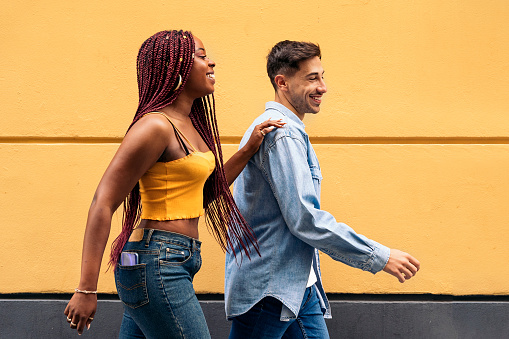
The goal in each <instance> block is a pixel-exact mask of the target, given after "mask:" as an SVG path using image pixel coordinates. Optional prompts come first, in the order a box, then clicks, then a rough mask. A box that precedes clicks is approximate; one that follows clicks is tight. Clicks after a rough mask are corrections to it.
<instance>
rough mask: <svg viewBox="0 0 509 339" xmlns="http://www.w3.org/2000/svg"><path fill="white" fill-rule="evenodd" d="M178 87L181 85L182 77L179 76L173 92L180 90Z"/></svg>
mask: <svg viewBox="0 0 509 339" xmlns="http://www.w3.org/2000/svg"><path fill="white" fill-rule="evenodd" d="M180 85H182V75H180V74H179V84H178V85H177V87H175V89H174V90H173V92H176V91H177V90H178V89H179V88H180Z"/></svg>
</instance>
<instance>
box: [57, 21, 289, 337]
mask: <svg viewBox="0 0 509 339" xmlns="http://www.w3.org/2000/svg"><path fill="white" fill-rule="evenodd" d="M214 67H215V63H214V62H213V61H212V60H210V59H209V58H208V57H207V55H206V52H205V47H204V46H203V43H202V42H201V41H200V39H198V38H196V37H193V35H192V34H191V33H190V32H184V31H162V32H159V33H156V34H155V35H153V36H152V37H150V38H149V39H147V40H146V41H145V42H144V43H143V44H142V46H141V48H140V51H139V54H138V61H137V70H138V87H139V96H140V100H139V106H138V109H137V112H136V114H135V116H134V119H133V122H132V124H131V126H130V127H129V129H128V132H127V134H126V135H125V137H124V140H123V141H122V143H121V145H120V147H119V149H118V151H117V153H116V154H115V156H114V157H113V159H112V161H111V163H110V165H109V166H108V168H107V169H106V172H105V173H104V176H103V178H102V179H101V181H100V183H99V186H98V188H97V191H96V193H95V195H94V198H93V201H92V205H91V207H90V211H89V214H88V220H87V226H86V230H85V238H84V244H83V254H82V266H81V279H80V282H79V285H78V287H77V288H76V290H75V292H76V293H75V294H74V295H73V297H72V298H71V300H70V301H69V304H68V305H67V307H66V309H65V311H64V313H65V315H66V316H67V321H68V322H69V323H70V326H71V328H73V329H77V331H78V333H80V334H81V333H82V332H83V329H84V327H87V328H89V327H90V323H91V322H92V320H93V317H94V314H95V311H96V307H97V291H96V290H97V280H98V276H99V270H100V265H101V258H102V255H103V253H104V249H105V246H106V242H107V239H108V235H109V232H110V228H111V218H112V215H113V213H114V212H115V210H116V209H117V208H118V207H119V206H120V204H121V203H122V201H124V220H123V227H122V232H121V234H120V235H119V236H118V238H117V239H116V240H115V241H114V243H113V246H112V252H111V257H110V264H111V265H113V266H114V267H115V282H116V284H117V291H118V294H119V297H120V299H121V300H122V302H123V303H124V308H125V312H124V317H123V320H122V325H121V330H120V337H121V338H123V337H140V338H143V337H148V338H163V337H170V338H181V337H184V335H185V336H186V337H189V338H208V337H210V334H209V332H208V329H207V325H206V322H205V317H204V315H203V312H202V310H201V307H200V305H199V302H198V300H197V298H196V295H195V293H194V290H193V286H192V280H193V276H194V274H196V272H197V271H198V270H199V268H200V266H201V257H200V244H201V243H200V241H198V240H197V239H198V219H199V216H201V215H203V214H204V213H205V215H206V217H207V219H206V221H207V225H208V226H209V227H210V229H211V230H212V233H213V234H214V236H215V237H216V239H217V240H218V242H219V244H220V245H221V247H222V248H223V249H227V250H232V249H233V248H242V249H243V250H244V254H246V255H247V256H249V255H250V251H251V249H250V248H251V246H253V248H255V250H256V251H257V246H256V239H255V237H254V235H253V233H252V232H251V230H250V228H249V226H248V225H247V224H246V222H245V221H244V219H243V218H242V216H241V215H240V213H239V211H238V209H237V207H236V205H235V203H234V202H233V198H232V196H231V193H230V191H229V185H230V184H231V183H232V182H233V181H234V180H235V178H236V177H237V175H238V174H239V173H240V172H241V171H242V169H243V168H244V166H245V165H246V164H247V162H248V161H249V158H250V157H251V156H252V155H253V154H254V153H255V152H256V151H257V150H258V147H259V146H260V144H261V142H262V141H263V137H264V135H265V133H268V132H270V131H271V130H272V129H273V128H276V127H281V126H283V123H281V121H272V120H268V121H265V122H263V123H262V124H260V125H258V126H257V127H256V128H255V130H254V131H253V134H252V135H251V138H250V140H249V142H248V143H247V145H246V146H245V147H244V148H242V149H241V150H239V151H238V152H237V153H236V154H235V155H233V156H232V158H231V159H230V160H229V161H228V162H227V163H226V164H224V166H223V161H222V153H221V147H220V143H219V136H218V129H217V124H216V119H215V113H214V101H213V96H212V93H213V92H214V83H215V78H214ZM204 208H205V212H204V210H203V209H204ZM133 229H134V231H133ZM228 229H229V230H230V232H227V230H228Z"/></svg>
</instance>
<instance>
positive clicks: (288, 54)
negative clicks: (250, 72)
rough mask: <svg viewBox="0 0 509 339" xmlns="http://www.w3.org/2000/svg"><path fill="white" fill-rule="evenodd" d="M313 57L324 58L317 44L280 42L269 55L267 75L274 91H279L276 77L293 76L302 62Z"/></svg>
mask: <svg viewBox="0 0 509 339" xmlns="http://www.w3.org/2000/svg"><path fill="white" fill-rule="evenodd" d="M313 57H319V58H321V57H322V54H321V52H320V46H318V45H316V44H313V43H311V42H302V41H290V40H284V41H280V42H278V43H277V44H276V45H275V46H274V47H272V49H271V51H270V53H269V55H267V74H268V76H269V78H270V82H271V83H272V86H273V87H274V89H275V90H277V86H276V83H275V81H274V78H275V77H276V75H278V74H283V75H286V76H292V75H293V74H295V72H297V71H298V70H299V63H300V62H301V61H304V60H307V59H310V58H313Z"/></svg>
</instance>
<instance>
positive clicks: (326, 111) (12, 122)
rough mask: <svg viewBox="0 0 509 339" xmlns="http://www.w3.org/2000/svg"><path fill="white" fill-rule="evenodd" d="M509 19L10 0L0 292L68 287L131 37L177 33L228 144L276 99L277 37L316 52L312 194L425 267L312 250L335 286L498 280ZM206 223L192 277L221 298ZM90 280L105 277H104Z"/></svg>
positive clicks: (354, 6)
mask: <svg viewBox="0 0 509 339" xmlns="http://www.w3.org/2000/svg"><path fill="white" fill-rule="evenodd" d="M508 16H509V5H508V4H507V1H505V0H497V1H482V2H480V1H472V0H468V1H446V2H444V1H440V0H430V1H408V0H401V1H369V0H329V1H322V2H316V3H310V2H309V1H295V0H291V1H290V0H283V1H277V2H275V1H268V0H261V1H216V0H211V1H209V2H190V1H189V2H188V1H143V2H125V1H124V2H119V1H106V2H105V1H98V0H95V1H87V2H69V1H42V2H34V1H31V2H27V1H8V2H6V3H5V4H3V5H2V11H1V12H0V45H1V57H0V102H2V105H1V108H0V110H1V128H0V163H1V165H0V218H1V219H0V220H1V222H0V234H1V237H0V239H1V240H2V244H3V246H1V248H0V258H1V260H0V293H16V292H71V291H72V290H73V289H74V288H75V287H76V286H77V283H78V279H79V271H80V258H81V246H82V237H83V230H84V225H85V220H86V216H87V212H88V206H89V204H90V201H91V198H92V195H93V192H94V190H95V187H96V185H97V183H98V181H99V179H100V177H101V175H102V173H103V171H104V169H105V168H106V166H107V164H108V162H109V160H110V159H111V157H112V155H113V154H114V152H115V150H116V148H117V146H118V143H119V142H120V141H121V138H122V136H123V134H124V133H125V130H126V128H127V126H128V124H129V122H130V120H131V119H132V116H133V114H134V111H135V109H136V104H137V87H136V76H135V74H136V72H135V59H136V54H137V50H138V48H139V46H140V44H141V43H142V41H143V40H144V39H145V38H147V37H148V36H150V35H151V34H153V33H155V32H157V31H159V30H163V29H173V28H184V29H190V30H192V31H193V32H194V33H195V35H196V36H198V37H200V38H201V39H202V40H203V41H204V43H205V46H206V48H207V50H208V54H209V55H210V56H211V57H212V58H213V59H214V60H215V61H216V63H217V67H216V79H217V85H216V101H217V104H216V107H217V112H218V115H219V123H220V129H221V132H222V135H223V136H224V139H223V142H224V143H225V145H224V149H225V152H226V153H227V154H232V152H233V151H234V150H235V149H236V144H237V143H238V142H239V137H240V136H241V135H242V134H243V132H244V129H245V128H247V126H248V125H249V124H250V123H251V121H252V120H253V119H254V118H255V117H256V116H257V115H258V114H260V113H261V112H262V110H263V107H264V103H265V101H267V100H271V99H272V98H273V90H272V87H271V86H270V83H269V81H268V78H267V77H266V75H265V56H266V54H267V52H268V50H269V49H270V48H271V47H272V45H273V44H275V43H276V42H278V41H280V40H283V39H295V40H308V41H313V42H318V43H319V44H320V46H321V47H322V52H323V59H322V61H323V65H324V68H325V70H326V81H327V85H328V89H329V92H328V94H327V95H326V96H325V101H324V103H323V104H322V111H321V112H320V114H318V115H317V116H310V117H307V118H306V119H305V121H304V122H305V123H306V125H307V130H308V133H309V134H310V136H311V138H312V141H313V142H314V143H315V145H316V146H315V149H316V152H317V154H318V157H319V159H320V161H321V167H322V171H323V174H324V177H325V180H324V181H323V193H322V197H323V198H322V201H323V207H324V209H326V210H329V211H330V212H332V213H333V214H334V215H335V216H336V217H337V218H338V220H340V221H343V222H346V223H347V224H349V225H351V226H352V227H354V229H356V230H357V231H358V232H359V233H362V234H365V235H366V236H368V237H370V238H373V239H375V240H378V241H380V242H382V243H384V244H385V245H387V246H390V247H395V248H400V249H403V250H406V251H408V252H410V253H412V254H414V255H415V256H416V257H417V258H418V259H419V260H420V261H421V263H422V270H421V271H420V272H419V274H418V275H417V276H416V278H415V279H412V280H410V281H409V282H407V283H405V284H399V283H398V282H397V281H396V280H395V279H394V278H392V277H390V276H389V275H386V274H379V275H376V276H372V275H371V274H369V273H365V272H361V271H358V270H355V269H352V268H349V267H347V266H344V265H342V264H339V263H336V262H334V261H332V260H330V259H329V258H328V257H326V256H322V260H323V272H324V274H323V275H324V280H325V286H326V289H327V290H328V291H329V292H340V293H341V292H344V293H440V294H455V295H461V294H507V293H509V285H508V284H507V280H508V279H509V268H508V265H506V264H505V259H506V258H507V257H509V249H508V246H507V239H509V229H508V227H507V220H509V209H508V208H507V207H508V202H509V193H508V192H509V179H508V173H509V171H508V169H509V134H508V132H507V131H508V126H509V114H508V111H509V96H508V95H507V93H509V81H508V79H509V67H508V63H507V60H509V24H508V23H507V17H508ZM119 221H120V215H116V216H115V217H114V222H113V226H112V236H111V237H110V238H111V239H110V240H112V239H113V238H114V236H113V235H115V236H116V234H118V232H119V230H120V226H119V224H120V223H119ZM201 236H202V240H203V241H204V247H203V256H204V265H203V268H202V270H201V272H200V273H199V274H198V275H197V277H196V280H195V287H196V290H197V291H198V292H201V293H204V292H212V293H221V292H222V291H223V272H224V268H223V254H222V252H221V250H220V249H219V246H218V245H217V244H216V243H215V242H214V240H213V239H212V237H211V236H210V235H209V234H208V233H207V231H206V229H205V228H204V226H203V225H202V230H201ZM105 262H106V259H105ZM103 267H104V269H105V267H106V266H105V265H104V266H103ZM104 269H103V271H104ZM99 289H100V291H102V292H113V291H114V290H115V289H114V283H113V276H112V274H111V272H108V273H104V274H102V275H101V278H100V284H99Z"/></svg>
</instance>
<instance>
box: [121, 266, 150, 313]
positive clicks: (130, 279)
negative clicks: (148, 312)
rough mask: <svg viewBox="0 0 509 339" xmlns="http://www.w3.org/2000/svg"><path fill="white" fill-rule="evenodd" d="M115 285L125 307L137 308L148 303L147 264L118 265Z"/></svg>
mask: <svg viewBox="0 0 509 339" xmlns="http://www.w3.org/2000/svg"><path fill="white" fill-rule="evenodd" d="M115 283H116V284H117V293H118V297H119V298H120V300H122V302H123V303H124V305H126V306H128V307H130V308H137V307H140V306H143V305H145V304H147V303H148V293H147V277H146V266H145V264H140V265H134V266H121V265H118V266H117V268H116V269H115Z"/></svg>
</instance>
